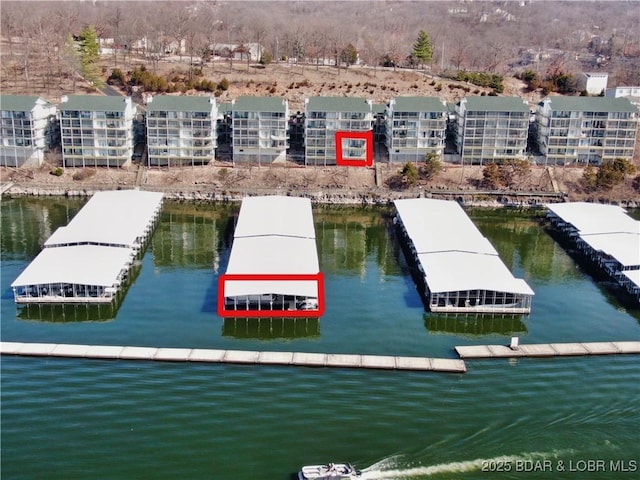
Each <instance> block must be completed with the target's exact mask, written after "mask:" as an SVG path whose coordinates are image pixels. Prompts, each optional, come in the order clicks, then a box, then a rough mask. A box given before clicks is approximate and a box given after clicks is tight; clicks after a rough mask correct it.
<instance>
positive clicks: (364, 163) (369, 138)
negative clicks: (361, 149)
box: [336, 130, 373, 167]
mask: <svg viewBox="0 0 640 480" xmlns="http://www.w3.org/2000/svg"><path fill="white" fill-rule="evenodd" d="M344 139H353V140H365V141H366V158H365V159H364V160H350V159H345V158H343V157H342V140H344ZM336 165H340V166H343V167H370V166H371V165H373V130H367V131H366V132H348V131H340V132H336Z"/></svg>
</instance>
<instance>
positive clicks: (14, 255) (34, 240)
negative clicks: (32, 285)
mask: <svg viewBox="0 0 640 480" xmlns="http://www.w3.org/2000/svg"><path fill="white" fill-rule="evenodd" d="M86 201H87V199H68V198H66V197H52V198H46V199H44V198H14V199H12V198H7V199H5V198H3V199H2V203H1V208H0V211H1V215H0V220H1V222H2V223H1V225H2V228H0V232H1V235H0V247H1V248H0V250H1V252H2V259H3V260H9V259H29V260H31V259H32V258H34V257H35V256H36V255H38V253H40V250H41V249H42V245H43V243H44V241H45V240H46V239H47V238H49V237H50V236H51V234H52V233H53V232H54V231H55V230H56V229H57V228H58V227H61V226H64V225H66V224H67V223H69V221H70V220H71V219H72V218H73V217H74V216H75V214H76V213H78V211H79V210H80V209H81V208H82V206H83V205H84V204H85V203H86Z"/></svg>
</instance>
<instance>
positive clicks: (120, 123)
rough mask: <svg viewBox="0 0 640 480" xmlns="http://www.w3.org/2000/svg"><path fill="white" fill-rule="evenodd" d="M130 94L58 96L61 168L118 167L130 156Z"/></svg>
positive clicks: (133, 109) (131, 127)
mask: <svg viewBox="0 0 640 480" xmlns="http://www.w3.org/2000/svg"><path fill="white" fill-rule="evenodd" d="M135 113H136V107H135V105H134V104H133V102H132V101H131V97H115V96H114V97H103V96H97V95H75V96H69V97H67V96H64V97H62V103H61V104H60V133H61V138H62V159H63V164H64V166H65V167H100V166H106V167H122V166H127V165H129V164H130V163H131V156H132V155H133V119H134V116H135Z"/></svg>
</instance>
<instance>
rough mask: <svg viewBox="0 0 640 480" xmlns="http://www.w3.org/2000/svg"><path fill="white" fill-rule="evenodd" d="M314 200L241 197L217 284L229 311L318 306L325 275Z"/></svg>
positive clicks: (296, 308)
mask: <svg viewBox="0 0 640 480" xmlns="http://www.w3.org/2000/svg"><path fill="white" fill-rule="evenodd" d="M320 275H321V274H320V267H319V263H318V252H317V247H316V240H315V229H314V225H313V216H312V212H311V201H310V200H309V199H305V198H297V197H281V196H263V197H247V198H244V199H243V200H242V206H241V207H240V214H239V218H238V222H237V225H236V229H235V233H234V240H233V246H232V248H231V254H230V257H229V264H228V267H227V271H226V274H225V275H223V276H222V278H221V280H220V285H219V289H220V290H219V298H223V299H224V300H223V303H224V310H221V309H220V305H219V309H218V311H219V313H220V314H221V315H222V316H226V315H228V311H229V310H235V311H237V310H242V311H247V314H249V312H253V313H255V312H262V311H268V312H271V311H273V312H274V313H275V312H289V311H295V310H305V311H309V316H311V315H312V312H313V311H317V310H318V302H319V298H320V297H321V285H320V282H321V277H320Z"/></svg>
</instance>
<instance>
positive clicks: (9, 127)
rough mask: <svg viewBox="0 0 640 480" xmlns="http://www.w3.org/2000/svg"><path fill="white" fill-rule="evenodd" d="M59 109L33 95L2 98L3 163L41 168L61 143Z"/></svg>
mask: <svg viewBox="0 0 640 480" xmlns="http://www.w3.org/2000/svg"><path fill="white" fill-rule="evenodd" d="M55 115H56V107H55V105H53V104H51V103H49V102H47V101H46V100H44V99H42V98H40V97H37V96H32V95H0V121H1V122H2V123H1V128H0V164H1V165H3V166H5V167H20V166H24V165H31V166H38V165H41V164H42V161H43V160H44V152H46V151H47V149H48V148H49V146H51V145H52V144H54V143H56V142H57V139H56V138H55V131H56V126H57V122H56V119H55Z"/></svg>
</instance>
